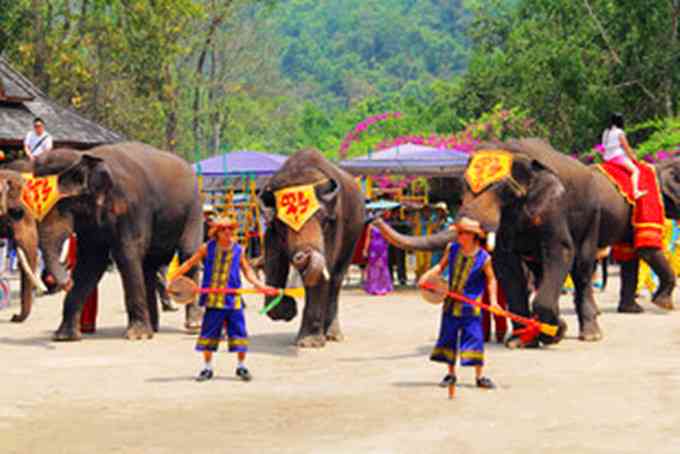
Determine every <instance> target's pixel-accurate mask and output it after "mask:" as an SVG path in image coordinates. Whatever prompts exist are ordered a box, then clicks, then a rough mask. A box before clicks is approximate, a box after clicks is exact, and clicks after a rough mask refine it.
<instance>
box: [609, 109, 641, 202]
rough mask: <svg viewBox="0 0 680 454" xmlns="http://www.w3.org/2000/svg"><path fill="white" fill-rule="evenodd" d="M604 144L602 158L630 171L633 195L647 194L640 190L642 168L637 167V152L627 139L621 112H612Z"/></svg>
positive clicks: (638, 196) (637, 196)
mask: <svg viewBox="0 0 680 454" xmlns="http://www.w3.org/2000/svg"><path fill="white" fill-rule="evenodd" d="M602 145H603V146H604V154H603V156H602V159H604V161H605V162H611V163H612V164H616V165H617V166H620V167H623V168H624V169H626V170H627V171H628V173H630V180H631V182H632V183H633V197H635V198H636V199H639V198H640V197H642V196H643V195H645V194H646V193H647V191H641V190H640V184H639V179H640V169H638V167H637V160H636V159H635V153H634V152H633V149H632V148H631V147H630V145H629V144H628V139H626V133H624V132H623V115H621V114H620V113H614V114H612V116H611V118H610V119H609V127H608V128H607V129H605V130H604V132H603V133H602Z"/></svg>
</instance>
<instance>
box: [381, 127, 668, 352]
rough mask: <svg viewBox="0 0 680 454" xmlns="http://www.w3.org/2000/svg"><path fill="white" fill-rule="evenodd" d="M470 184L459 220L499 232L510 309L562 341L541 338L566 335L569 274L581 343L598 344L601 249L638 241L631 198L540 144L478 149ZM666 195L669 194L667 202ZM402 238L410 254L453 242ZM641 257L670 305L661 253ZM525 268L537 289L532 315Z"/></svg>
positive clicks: (659, 300)
mask: <svg viewBox="0 0 680 454" xmlns="http://www.w3.org/2000/svg"><path fill="white" fill-rule="evenodd" d="M465 180H466V185H465V194H464V197H463V204H462V206H461V208H460V210H459V213H458V215H459V216H466V217H468V218H471V219H475V220H477V221H479V222H480V223H481V224H482V225H483V226H484V228H485V229H486V230H489V231H497V242H496V247H495V249H494V252H493V265H494V270H495V271H496V274H497V276H498V279H499V282H500V284H501V286H502V287H503V289H504V290H505V292H506V295H507V298H508V307H509V309H510V311H512V312H515V313H517V314H519V315H523V316H531V315H532V313H533V315H535V316H537V317H538V318H539V319H540V320H541V321H543V322H545V323H550V324H559V326H560V330H559V331H558V334H557V336H555V337H552V338H551V337H548V336H545V335H543V336H541V338H540V339H541V341H542V342H543V343H553V342H558V341H559V340H560V339H561V338H562V336H563V335H564V332H565V331H566V323H565V322H564V320H563V319H561V318H560V316H559V305H558V300H559V295H560V290H561V286H562V283H563V282H564V280H565V278H566V276H567V274H568V273H570V274H571V276H572V279H573V281H574V284H575V290H576V291H575V293H574V302H575V305H576V312H577V315H578V320H579V325H580V333H579V338H580V339H582V340H587V341H595V340H599V339H600V338H601V336H602V334H601V331H600V327H599V325H598V323H597V315H598V312H599V311H598V309H597V306H596V304H595V300H594V296H593V291H592V285H591V283H592V282H591V281H592V274H593V270H594V267H595V262H596V257H597V253H598V250H601V249H603V248H605V247H607V246H610V245H612V244H618V243H622V242H630V241H631V240H632V238H633V234H634V231H633V226H632V225H631V223H632V213H633V208H632V206H631V205H630V204H629V203H628V202H627V200H626V199H625V198H624V197H623V196H622V195H621V194H620V193H619V192H618V190H617V189H616V188H615V187H614V185H613V184H612V183H611V182H610V181H609V179H608V178H607V177H606V176H604V175H603V174H602V173H601V172H600V171H599V170H595V169H592V168H588V167H587V166H585V165H583V164H581V163H580V162H578V161H577V160H575V159H572V158H570V157H568V156H567V155H564V154H561V153H558V152H557V151H555V150H554V149H553V148H552V147H551V146H550V145H549V144H548V143H547V142H545V141H542V140H539V139H523V140H516V141H510V142H507V143H493V144H482V145H480V146H479V147H478V149H477V152H476V153H475V155H474V157H473V158H472V159H471V161H470V162H469V163H468V167H467V170H466V177H465ZM662 180H663V178H662ZM662 187H663V185H662ZM666 195H667V194H666V192H665V191H664V199H665V200H666ZM672 208H673V209H677V207H675V206H674V207H672ZM667 213H672V211H671V210H667ZM381 228H383V229H386V226H382V227H381ZM393 237H394V235H393ZM388 238H389V237H388ZM399 240H400V241H401V242H402V244H405V245H408V246H409V247H412V248H417V247H429V248H439V247H443V246H444V244H445V241H446V240H449V239H448V238H445V235H440V237H439V238H430V239H420V240H417V241H414V239H413V238H408V237H403V236H402V237H401V238H399ZM637 252H638V254H639V255H640V257H642V258H643V259H644V260H645V261H646V262H648V263H649V264H650V266H651V267H652V268H653V269H654V270H655V272H656V273H657V275H658V276H659V277H660V281H661V284H660V286H659V289H658V290H657V292H656V294H655V296H654V302H655V303H656V304H657V305H659V306H661V307H666V308H667V307H669V305H670V298H671V292H672V290H673V287H674V278H673V275H672V272H671V270H670V266H669V264H668V262H667V260H666V259H665V257H664V256H663V251H661V250H660V249H656V248H640V249H638V251H637ZM523 264H526V265H527V266H528V267H529V269H530V270H531V272H532V274H533V276H534V278H535V281H536V284H537V288H536V294H535V297H534V299H533V311H532V310H530V305H529V291H528V285H527V284H528V283H527V277H526V274H525V273H524V272H523V269H522V266H523ZM626 304H629V302H628V301H623V300H622V301H621V307H620V308H623V309H624V310H625V305H626ZM507 344H508V345H509V346H511V347H515V346H518V345H520V342H519V340H518V339H517V338H516V337H512V338H511V339H509V341H508V343H507Z"/></svg>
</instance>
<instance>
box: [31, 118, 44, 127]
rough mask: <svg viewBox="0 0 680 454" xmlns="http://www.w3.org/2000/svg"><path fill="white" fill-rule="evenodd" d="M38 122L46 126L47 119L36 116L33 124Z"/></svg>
mask: <svg viewBox="0 0 680 454" xmlns="http://www.w3.org/2000/svg"><path fill="white" fill-rule="evenodd" d="M36 123H42V124H43V126H44V125H45V120H43V119H42V118H40V117H35V118H34V119H33V124H36Z"/></svg>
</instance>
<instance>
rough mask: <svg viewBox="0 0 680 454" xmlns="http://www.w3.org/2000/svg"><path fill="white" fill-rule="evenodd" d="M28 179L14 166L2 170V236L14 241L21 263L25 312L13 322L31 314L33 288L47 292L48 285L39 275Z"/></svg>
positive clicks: (0, 223) (0, 187)
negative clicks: (26, 198) (26, 199)
mask: <svg viewBox="0 0 680 454" xmlns="http://www.w3.org/2000/svg"><path fill="white" fill-rule="evenodd" d="M24 185H25V180H24V179H23V178H22V176H21V174H19V173H17V172H14V171H12V170H0V237H2V238H9V239H11V240H13V241H14V244H15V245H16V248H17V257H18V259H19V265H20V266H21V312H20V313H19V314H14V315H13V316H12V318H11V321H12V322H16V323H20V322H23V321H24V320H26V319H27V318H28V316H29V315H30V314H31V308H32V306H33V289H34V288H37V289H38V290H39V291H40V292H44V291H45V290H46V289H45V286H44V285H43V283H42V281H41V280H40V279H39V278H38V277H37V276H36V274H35V273H36V266H37V263H38V228H37V225H36V220H35V218H34V217H33V215H32V214H31V213H30V212H29V211H28V210H26V208H25V207H24V205H23V203H22V201H21V193H22V190H23V188H24Z"/></svg>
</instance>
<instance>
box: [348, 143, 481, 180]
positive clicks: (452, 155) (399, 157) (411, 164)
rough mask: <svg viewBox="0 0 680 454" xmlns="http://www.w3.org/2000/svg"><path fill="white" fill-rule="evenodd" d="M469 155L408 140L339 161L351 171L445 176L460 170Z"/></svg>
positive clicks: (354, 172) (365, 173) (362, 173)
mask: <svg viewBox="0 0 680 454" xmlns="http://www.w3.org/2000/svg"><path fill="white" fill-rule="evenodd" d="M468 159H469V155H468V154H467V153H465V152H464V151H457V150H448V149H440V148H434V147H428V146H425V145H414V144H411V143H409V144H405V145H400V146H396V147H392V148H387V149H385V150H382V151H378V152H376V153H371V154H370V155H368V156H362V157H360V158H354V159H347V160H345V161H342V162H340V167H342V168H343V169H344V170H346V171H348V172H350V173H352V174H354V175H382V174H399V175H417V176H447V175H452V174H454V173H460V172H462V171H463V170H464V169H465V166H466V165H467V162H468Z"/></svg>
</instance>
